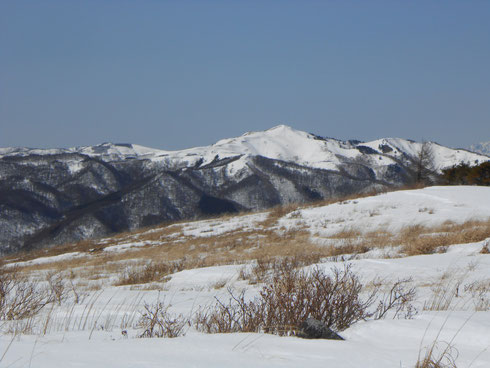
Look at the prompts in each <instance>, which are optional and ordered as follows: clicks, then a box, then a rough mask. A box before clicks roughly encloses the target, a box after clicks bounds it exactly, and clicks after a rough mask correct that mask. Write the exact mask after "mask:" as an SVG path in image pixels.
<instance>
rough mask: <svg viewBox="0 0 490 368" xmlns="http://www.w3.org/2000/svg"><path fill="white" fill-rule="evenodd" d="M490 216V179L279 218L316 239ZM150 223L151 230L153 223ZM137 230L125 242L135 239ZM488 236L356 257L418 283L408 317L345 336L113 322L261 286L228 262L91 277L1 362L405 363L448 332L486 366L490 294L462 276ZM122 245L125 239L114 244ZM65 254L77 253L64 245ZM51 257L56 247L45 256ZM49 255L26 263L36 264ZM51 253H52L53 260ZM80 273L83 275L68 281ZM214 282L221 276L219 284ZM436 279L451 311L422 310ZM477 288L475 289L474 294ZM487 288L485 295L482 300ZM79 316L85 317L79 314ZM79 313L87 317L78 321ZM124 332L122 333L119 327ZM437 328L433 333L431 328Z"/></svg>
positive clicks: (369, 367) (231, 226)
mask: <svg viewBox="0 0 490 368" xmlns="http://www.w3.org/2000/svg"><path fill="white" fill-rule="evenodd" d="M266 216H267V214H266V213H260V214H255V215H245V216H238V217H236V218H233V217H232V218H226V219H224V220H223V221H222V222H220V221H219V220H217V219H213V220H206V221H196V222H190V223H187V224H179V225H176V226H182V229H183V230H182V231H184V232H186V234H187V235H186V236H192V237H198V236H203V237H205V236H209V233H213V234H215V235H219V234H224V233H226V232H229V231H233V230H235V229H246V231H248V230H250V231H253V227H254V226H259V223H260V222H261V221H263V220H264V219H265V218H266ZM489 217H490V188H486V187H468V186H467V187H464V186H462V187H431V188H424V189H419V190H410V191H398V192H392V193H386V194H381V195H377V196H373V197H366V198H360V199H356V200H349V201H345V202H343V203H338V204H332V205H327V206H322V207H316V208H305V209H301V210H298V211H295V212H293V213H290V214H287V215H285V216H284V217H283V218H282V219H281V220H280V223H279V226H278V227H277V229H276V230H277V231H282V230H281V229H282V228H287V227H290V228H292V227H296V226H298V227H301V228H305V227H306V228H308V229H309V230H310V232H311V234H312V237H313V238H315V237H316V238H317V239H321V238H322V237H323V236H328V235H329V234H330V233H331V232H335V231H338V230H339V229H340V230H342V229H343V228H350V227H355V228H357V229H359V230H360V231H363V232H367V231H374V230H376V229H380V228H387V229H391V230H395V229H400V228H403V227H405V226H408V225H414V224H422V225H427V226H433V225H434V226H436V225H438V224H441V223H443V222H445V221H448V220H449V221H455V222H464V221H466V220H469V219H477V220H478V219H479V220H484V219H488V218H489ZM150 231H151V230H150ZM141 245H144V244H140V243H138V242H137V241H136V240H135V242H134V244H133V246H141ZM485 245H487V246H489V245H490V238H488V239H486V240H484V241H482V242H477V243H471V244H460V245H454V246H451V247H449V248H448V250H447V252H446V253H441V254H431V255H420V256H413V257H404V258H393V259H384V258H379V257H377V256H376V255H374V256H373V257H370V258H369V257H368V258H363V259H353V260H351V261H349V262H348V263H350V264H351V266H352V269H353V271H354V272H355V273H356V274H358V275H359V277H360V278H361V280H362V281H363V282H364V283H368V282H369V281H371V280H373V279H375V278H377V279H382V280H386V281H387V282H389V281H394V280H397V279H402V278H411V279H412V282H411V285H413V286H415V287H417V296H416V299H415V301H414V306H415V307H416V308H417V310H418V314H416V315H415V316H414V318H413V319H403V318H402V319H392V318H386V319H382V320H367V321H365V322H358V323H355V324H353V325H352V326H351V327H350V328H348V329H347V330H345V331H341V332H340V334H341V336H343V337H344V338H345V339H346V340H345V341H331V340H303V339H299V338H295V337H278V336H273V335H267V334H263V333H234V334H214V335H209V334H203V333H200V332H197V331H195V330H194V328H191V327H186V329H185V336H182V337H178V338H173V339H167V338H161V339H157V338H154V339H140V338H137V335H138V334H139V333H141V330H140V329H139V328H138V326H137V324H136V323H133V324H132V327H129V328H128V327H125V326H124V327H121V324H122V322H123V321H127V320H128V317H130V316H136V317H135V321H136V320H137V317H138V316H139V312H141V311H142V310H143V306H144V303H145V302H146V303H150V304H152V303H155V302H157V301H163V302H165V303H166V304H170V305H171V307H170V312H171V313H173V314H174V315H178V314H182V315H184V316H189V315H191V314H192V313H193V312H195V311H196V310H197V309H198V308H199V307H200V306H201V307H206V306H209V305H212V304H214V303H215V301H216V299H215V298H219V299H220V300H222V301H224V302H227V300H228V298H229V295H228V294H227V288H228V287H231V288H233V289H235V290H236V291H238V292H239V291H241V290H244V291H246V294H245V295H246V296H247V297H250V298H251V297H253V296H255V295H257V293H258V291H259V290H260V288H261V287H262V285H261V284H257V285H250V284H248V282H247V281H245V280H241V279H240V277H239V275H240V272H241V270H242V269H243V267H251V266H252V265H251V264H248V265H227V266H215V267H207V268H199V269H192V270H184V271H181V272H178V273H175V274H173V275H171V279H170V281H168V282H166V283H162V284H160V285H159V288H160V289H161V291H158V290H147V289H145V288H134V287H129V286H122V287H114V286H111V285H110V283H106V284H99V285H100V288H101V289H100V290H95V291H94V290H89V291H87V293H88V294H85V296H83V297H82V301H81V302H80V303H79V304H76V305H75V304H73V303H70V302H69V301H67V302H66V303H65V304H62V305H61V306H56V307H55V308H54V309H53V310H50V309H49V308H48V309H46V310H45V311H44V313H45V315H46V316H47V315H49V319H50V321H51V322H50V324H49V328H48V329H47V331H46V334H45V335H43V334H42V333H39V332H35V331H34V332H33V334H31V335H29V334H27V335H25V334H24V335H19V336H12V335H11V334H8V333H2V334H0V358H1V357H2V355H4V353H5V355H4V357H3V358H2V359H1V361H0V367H13V368H16V367H38V368H48V367H49V368H51V367H53V366H60V367H94V368H98V367H100V368H102V367H104V368H106V367H108V368H126V367H127V368H130V367H142V368H143V367H162V366H164V367H176V368H177V367H179V368H180V367H205V368H206V367H222V366H226V367H239V368H241V367H250V366H254V367H298V366H308V367H322V368H323V367H338V368H357V367H361V368H388V367H389V368H392V367H401V368H412V367H414V366H415V362H416V360H417V357H418V355H419V350H420V349H422V355H423V349H424V348H426V347H427V346H429V345H430V344H432V342H433V341H434V340H435V339H438V340H439V341H441V344H440V345H439V349H444V348H445V345H444V343H443V342H444V341H445V342H451V344H452V345H453V346H454V348H455V349H457V352H456V350H454V356H457V360H456V363H457V366H458V367H470V366H471V367H472V368H488V367H490V333H489V331H490V308H488V307H487V308H486V309H483V310H475V309H478V308H477V305H478V303H479V302H481V301H484V300H489V302H490V299H489V298H490V295H489V293H488V292H487V294H484V295H481V296H477V297H476V298H475V297H474V296H473V295H472V294H471V292H468V291H467V288H468V286H469V285H475V284H476V283H482V285H490V255H488V254H482V253H480V250H481V249H482V247H483V246H485ZM126 247H131V245H130V244H129V243H125V244H124V246H122V247H121V248H120V249H117V250H118V251H124V249H125V248H126ZM68 256H77V254H76V253H72V254H71V255H65V257H68ZM52 258H55V257H52ZM46 260H47V259H44V260H43V259H42V258H41V259H38V260H34V261H31V262H37V263H42V262H45V261H46ZM53 260H58V259H53ZM344 263H345V262H334V261H324V262H321V263H319V264H317V265H312V266H309V267H320V268H321V269H323V270H325V272H331V269H332V267H340V268H342V267H343V266H344ZM72 281H73V283H74V284H75V285H76V284H77V282H83V281H85V280H72ZM217 285H219V286H217ZM437 285H447V287H452V285H459V289H458V290H459V294H458V297H455V298H454V301H453V303H452V305H451V308H449V310H442V311H429V310H424V308H423V306H424V303H426V302H428V301H429V300H430V298H431V297H432V296H433V290H435V287H436V286H437ZM479 298H482V299H481V300H480V299H479ZM484 298H487V299H484ZM87 316H88V317H87ZM84 321H88V322H87V326H86V327H80V326H82V325H83V322H84ZM6 326H7V324H5V323H3V324H0V330H2V329H3V328H4V327H6ZM123 330H125V331H127V335H123V334H122V331H123ZM438 334H439V336H438Z"/></svg>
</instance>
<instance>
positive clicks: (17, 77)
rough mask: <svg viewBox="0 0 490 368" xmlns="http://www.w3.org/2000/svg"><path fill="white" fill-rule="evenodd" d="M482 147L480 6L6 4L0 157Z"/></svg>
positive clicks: (489, 21)
mask: <svg viewBox="0 0 490 368" xmlns="http://www.w3.org/2000/svg"><path fill="white" fill-rule="evenodd" d="M278 124H287V125H290V126H292V127H293V128H296V129H299V130H304V131H308V132H312V133H316V134H319V135H322V136H328V137H334V138H339V139H360V140H371V139H376V138H381V137H402V138H411V139H415V140H422V139H426V140H434V141H437V142H439V143H441V144H444V145H448V146H452V147H466V146H468V145H470V144H472V143H478V142H481V141H488V140H490V1H487V0H464V1H463V0H459V1H451V0H445V1H442V0H439V1H431V0H421V1H408V0H399V1H397V0H387V1H364V0H362V1H361V0H359V1H349V0H338V1H326V0H325V1H309V0H297V1H288V0H277V1H273V0H258V1H254V0H242V1H238V0H227V1H224V0H223V1H217V0H216V1H215V0H195V1H187V0H178V1H177V0H174V1H165V0H153V1H150V0H113V1H109V0H84V1H81V0H77V1H75V0H74V1H71V0H59V1H54V0H53V1H50V0H43V1H23V0H1V1H0V147H7V146H27V147H71V146H79V145H93V144H98V143H102V142H106V141H109V142H116V143H122V142H131V143H137V144H141V145H146V146H150V147H155V148H161V149H169V150H170V149H182V148H188V147H193V146H198V145H208V144H211V143H214V142H216V141H217V140H219V139H222V138H227V137H233V136H237V135H241V134H242V133H244V132H247V131H252V130H265V129H268V128H270V127H272V126H275V125H278Z"/></svg>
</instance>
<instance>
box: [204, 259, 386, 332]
mask: <svg viewBox="0 0 490 368" xmlns="http://www.w3.org/2000/svg"><path fill="white" fill-rule="evenodd" d="M332 272H333V274H332V276H329V275H327V274H326V273H325V272H323V271H322V270H320V269H319V268H315V269H313V270H312V271H310V272H305V271H299V270H296V269H294V268H293V267H290V266H288V264H287V263H283V264H281V265H279V266H278V267H277V268H276V269H275V271H274V275H273V277H272V280H271V282H270V283H268V284H267V285H265V286H264V287H263V288H262V290H261V291H260V293H259V296H258V297H256V298H254V299H253V300H250V301H246V299H245V295H244V293H243V292H242V293H240V294H239V295H238V296H237V295H235V294H234V293H233V291H232V290H231V289H229V290H228V291H229V295H230V299H229V301H228V303H224V302H222V301H220V300H217V303H216V305H215V306H213V307H212V308H210V309H207V310H201V311H199V312H198V313H197V316H196V318H195V326H196V328H197V330H199V331H202V332H207V333H218V332H219V333H223V332H258V331H263V332H266V333H273V334H278V335H284V334H288V333H293V334H294V333H295V331H296V330H297V328H298V326H299V325H300V324H301V323H302V322H303V321H304V320H306V319H307V318H308V317H313V318H315V319H318V320H320V321H322V322H323V323H325V325H326V326H328V327H332V328H334V329H336V330H338V331H341V330H344V329H346V328H347V327H349V326H350V325H352V324H353V323H355V322H357V321H359V320H363V319H366V318H368V317H370V316H371V315H372V313H370V312H369V311H368V310H369V307H370V306H371V305H372V304H373V303H374V302H375V293H376V292H375V291H373V292H372V293H371V294H369V295H368V296H367V297H365V298H362V296H361V291H362V289H363V285H362V283H361V282H360V280H359V278H358V276H357V275H355V274H354V273H353V272H352V270H351V267H350V266H345V268H344V269H342V270H339V269H337V268H334V269H333V270H332Z"/></svg>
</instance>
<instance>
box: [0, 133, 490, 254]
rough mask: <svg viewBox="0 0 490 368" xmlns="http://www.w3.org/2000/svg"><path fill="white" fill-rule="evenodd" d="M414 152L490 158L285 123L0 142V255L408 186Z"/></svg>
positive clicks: (474, 160) (440, 161) (473, 160)
mask: <svg viewBox="0 0 490 368" xmlns="http://www.w3.org/2000/svg"><path fill="white" fill-rule="evenodd" d="M421 153H424V154H425V155H427V156H426V157H425V161H427V158H430V165H429V166H430V169H431V170H433V171H440V170H441V169H443V168H446V167H451V166H454V165H457V164H459V163H462V162H464V163H467V164H469V165H474V164H479V163H482V162H485V161H488V160H489V159H490V158H489V157H487V156H483V155H479V154H476V153H473V152H469V151H466V150H454V149H451V148H447V147H444V146H440V145H438V144H436V143H418V142H414V141H410V140H405V139H401V138H384V139H378V140H375V141H372V142H360V141H341V140H337V139H333V138H323V137H320V136H317V135H314V134H309V133H306V132H302V131H298V130H295V129H293V128H291V127H288V126H285V125H279V126H276V127H274V128H271V129H269V130H266V131H262V132H249V133H246V134H244V135H242V136H240V137H236V138H230V139H223V140H220V141H218V142H217V143H215V144H213V145H211V146H205V147H196V148H191V149H186V150H181V151H164V150H158V149H152V148H148V147H143V146H138V145H134V144H112V143H103V144H100V145H96V146H89V147H77V148H68V149H28V148H1V149H0V178H1V180H0V208H1V211H0V244H2V245H1V247H2V248H1V249H0V252H3V253H6V252H13V251H17V250H19V249H32V248H37V247H42V246H52V245H55V244H59V243H64V242H68V241H77V240H82V239H86V238H90V237H100V236H104V235H107V234H111V233H115V232H120V231H127V230H133V229H136V228H139V227H142V226H150V225H154V224H157V223H160V222H164V221H174V220H180V219H192V218H199V217H202V216H210V215H216V214H219V213H223V212H237V211H249V210H260V209H265V208H268V207H271V206H275V205H279V204H286V203H291V202H308V201H313V200H320V199H327V198H331V197H335V196H342V195H349V194H353V193H359V192H367V191H372V190H380V189H383V188H389V187H397V186H402V185H407V184H410V183H413V181H414V180H415V179H414V178H415V177H416V174H417V173H416V170H417V169H416V166H417V165H416V163H417V161H418V160H419V159H420V155H421ZM429 153H430V154H429Z"/></svg>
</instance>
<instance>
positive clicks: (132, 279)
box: [115, 262, 183, 286]
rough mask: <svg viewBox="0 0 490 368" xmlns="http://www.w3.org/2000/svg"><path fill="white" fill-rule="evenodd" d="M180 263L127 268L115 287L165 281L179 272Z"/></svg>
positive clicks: (151, 264)
mask: <svg viewBox="0 0 490 368" xmlns="http://www.w3.org/2000/svg"><path fill="white" fill-rule="evenodd" d="M182 268H183V265H182V263H181V262H161V263H149V264H147V265H146V266H145V267H144V268H143V269H135V268H129V269H127V270H126V271H125V272H124V273H123V275H122V276H121V277H120V278H119V280H118V281H117V282H116V284H115V285H116V286H121V285H135V284H146V283H149V282H155V281H157V282H158V281H165V277H166V276H168V275H170V274H172V273H175V272H178V271H181V270H182Z"/></svg>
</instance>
